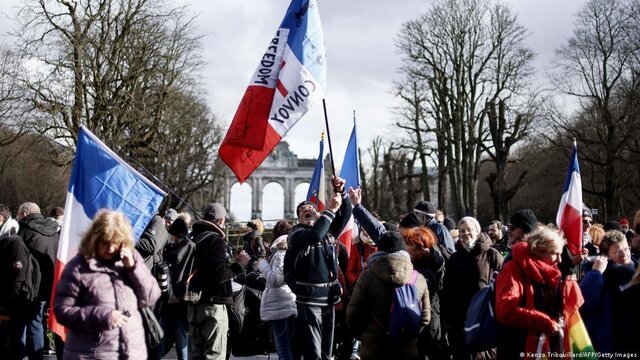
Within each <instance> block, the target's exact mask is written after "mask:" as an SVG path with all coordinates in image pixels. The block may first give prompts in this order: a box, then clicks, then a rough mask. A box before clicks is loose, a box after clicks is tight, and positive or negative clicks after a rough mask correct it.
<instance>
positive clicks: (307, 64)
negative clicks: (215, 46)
mask: <svg viewBox="0 0 640 360" xmlns="http://www.w3.org/2000/svg"><path fill="white" fill-rule="evenodd" d="M326 73H327V67H326V53H325V47H324V39H323V35H322V26H321V23H320V15H319V13H318V4H317V1H316V0H293V1H292V2H291V4H290V5H289V8H288V9H287V13H286V14H285V16H284V19H283V20H282V23H281V24H280V27H279V28H278V30H277V31H276V34H275V35H274V37H273V38H272V39H271V42H270V43H269V45H268V46H267V50H266V51H265V52H264V54H263V55H262V58H261V59H260V62H259V64H258V68H257V69H256V71H255V73H254V74H253V77H252V78H251V82H250V83H249V86H248V87H247V90H246V91H245V93H244V96H243V97H242V100H241V101H240V105H239V106H238V110H237V111H236V114H235V116H234V117H233V120H232V122H231V125H230V127H229V130H228V131H227V134H226V135H225V138H224V140H223V141H222V144H221V145H220V150H219V153H220V158H221V159H222V160H223V161H224V162H225V163H226V164H227V166H229V168H230V169H231V170H232V171H233V172H234V173H235V175H236V177H237V178H238V181H239V182H240V183H243V182H244V181H245V180H246V179H247V178H248V177H249V176H250V175H251V173H253V171H254V170H255V169H256V168H257V167H258V166H259V165H260V164H261V163H262V161H264V159H265V158H266V157H267V155H269V153H271V150H272V149H273V148H274V147H275V146H276V145H277V144H278V142H280V139H282V137H283V136H285V134H286V133H287V132H288V131H289V129H291V128H292V127H293V125H295V123H296V122H298V120H300V118H301V117H302V116H303V115H304V114H306V113H307V111H309V110H310V109H311V108H312V107H313V106H314V105H316V104H318V103H319V102H320V101H321V100H322V99H323V98H324V96H325V89H326V77H327V75H326Z"/></svg>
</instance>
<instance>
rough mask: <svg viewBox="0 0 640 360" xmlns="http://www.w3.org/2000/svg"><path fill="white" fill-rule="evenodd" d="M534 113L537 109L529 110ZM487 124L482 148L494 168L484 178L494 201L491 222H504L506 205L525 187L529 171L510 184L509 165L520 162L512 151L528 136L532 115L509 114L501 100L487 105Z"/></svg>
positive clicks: (508, 210) (524, 171)
mask: <svg viewBox="0 0 640 360" xmlns="http://www.w3.org/2000/svg"><path fill="white" fill-rule="evenodd" d="M529 108H533V109H535V108H536V107H533V106H531V105H530V106H529ZM486 111H487V120H488V124H489V132H490V134H491V136H490V141H491V142H490V146H486V145H483V147H484V148H485V151H486V152H487V154H488V155H489V158H490V159H491V160H492V161H493V163H494V164H495V171H491V172H490V173H489V175H488V176H487V182H488V184H489V193H490V195H491V198H492V200H493V217H494V219H497V220H500V221H505V220H507V219H508V218H509V212H510V209H509V202H510V200H511V198H513V197H514V196H515V194H516V193H517V192H518V191H519V190H520V189H521V188H522V186H523V185H524V180H525V177H526V176H527V173H528V170H526V169H525V170H523V171H521V172H520V174H519V175H518V177H517V179H516V180H515V181H514V182H512V183H511V184H509V170H510V167H509V166H508V165H509V162H512V163H514V162H519V160H518V159H516V158H515V157H514V156H513V151H512V150H513V147H514V145H515V144H516V143H518V142H519V141H521V140H523V139H525V138H526V137H527V135H529V128H530V127H531V125H532V122H533V119H534V114H535V111H532V113H529V114H525V113H518V112H513V111H511V112H510V111H509V109H507V105H506V103H505V101H504V100H500V101H499V102H498V104H496V102H495V101H493V100H492V101H490V102H489V103H487V109H486Z"/></svg>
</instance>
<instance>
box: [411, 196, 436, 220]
mask: <svg viewBox="0 0 640 360" xmlns="http://www.w3.org/2000/svg"><path fill="white" fill-rule="evenodd" d="M413 210H415V211H417V212H420V213H422V214H424V215H426V216H429V217H432V218H433V217H436V207H435V206H433V204H432V203H430V202H428V201H424V200H420V201H418V202H417V203H416V206H414V207H413Z"/></svg>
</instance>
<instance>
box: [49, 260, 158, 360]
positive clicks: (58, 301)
mask: <svg viewBox="0 0 640 360" xmlns="http://www.w3.org/2000/svg"><path fill="white" fill-rule="evenodd" d="M133 256H134V259H135V265H134V267H133V269H126V268H125V267H124V265H123V264H122V260H118V261H116V262H115V263H109V264H107V263H105V262H102V261H100V260H99V259H97V258H91V259H89V260H86V259H85V258H84V257H83V256H82V255H80V254H78V255H76V256H75V257H74V258H73V259H71V261H69V263H68V264H67V265H66V266H65V267H64V270H63V272H62V276H61V277H60V280H59V282H58V285H57V287H56V293H55V298H54V304H53V311H54V312H55V315H56V318H57V319H58V322H59V323H60V324H62V325H64V326H65V327H66V328H67V339H66V342H65V345H64V356H63V358H64V359H105V360H107V359H109V360H110V359H145V358H146V357H147V348H146V345H145V340H144V328H143V326H142V320H141V318H140V313H139V312H138V308H142V307H147V306H151V305H153V304H154V303H155V302H156V300H157V299H158V298H159V297H160V288H159V287H158V283H157V282H156V281H155V278H154V277H153V276H152V275H151V272H150V270H149V269H148V268H147V267H146V266H145V265H144V260H143V258H142V256H141V255H140V254H139V253H138V252H137V251H135V250H134V251H133ZM116 309H117V310H120V311H122V312H128V313H129V315H130V318H129V321H127V323H125V324H124V326H122V327H116V328H112V327H111V312H112V311H113V310H116Z"/></svg>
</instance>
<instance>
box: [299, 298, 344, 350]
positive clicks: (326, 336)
mask: <svg viewBox="0 0 640 360" xmlns="http://www.w3.org/2000/svg"><path fill="white" fill-rule="evenodd" d="M334 320H335V310H334V307H333V306H325V307H320V306H309V305H304V304H298V317H297V318H296V322H295V326H294V331H293V341H292V344H291V352H292V354H293V358H294V359H300V358H301V357H302V356H304V359H305V360H321V359H322V360H329V359H331V352H332V348H333V325H334Z"/></svg>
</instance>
